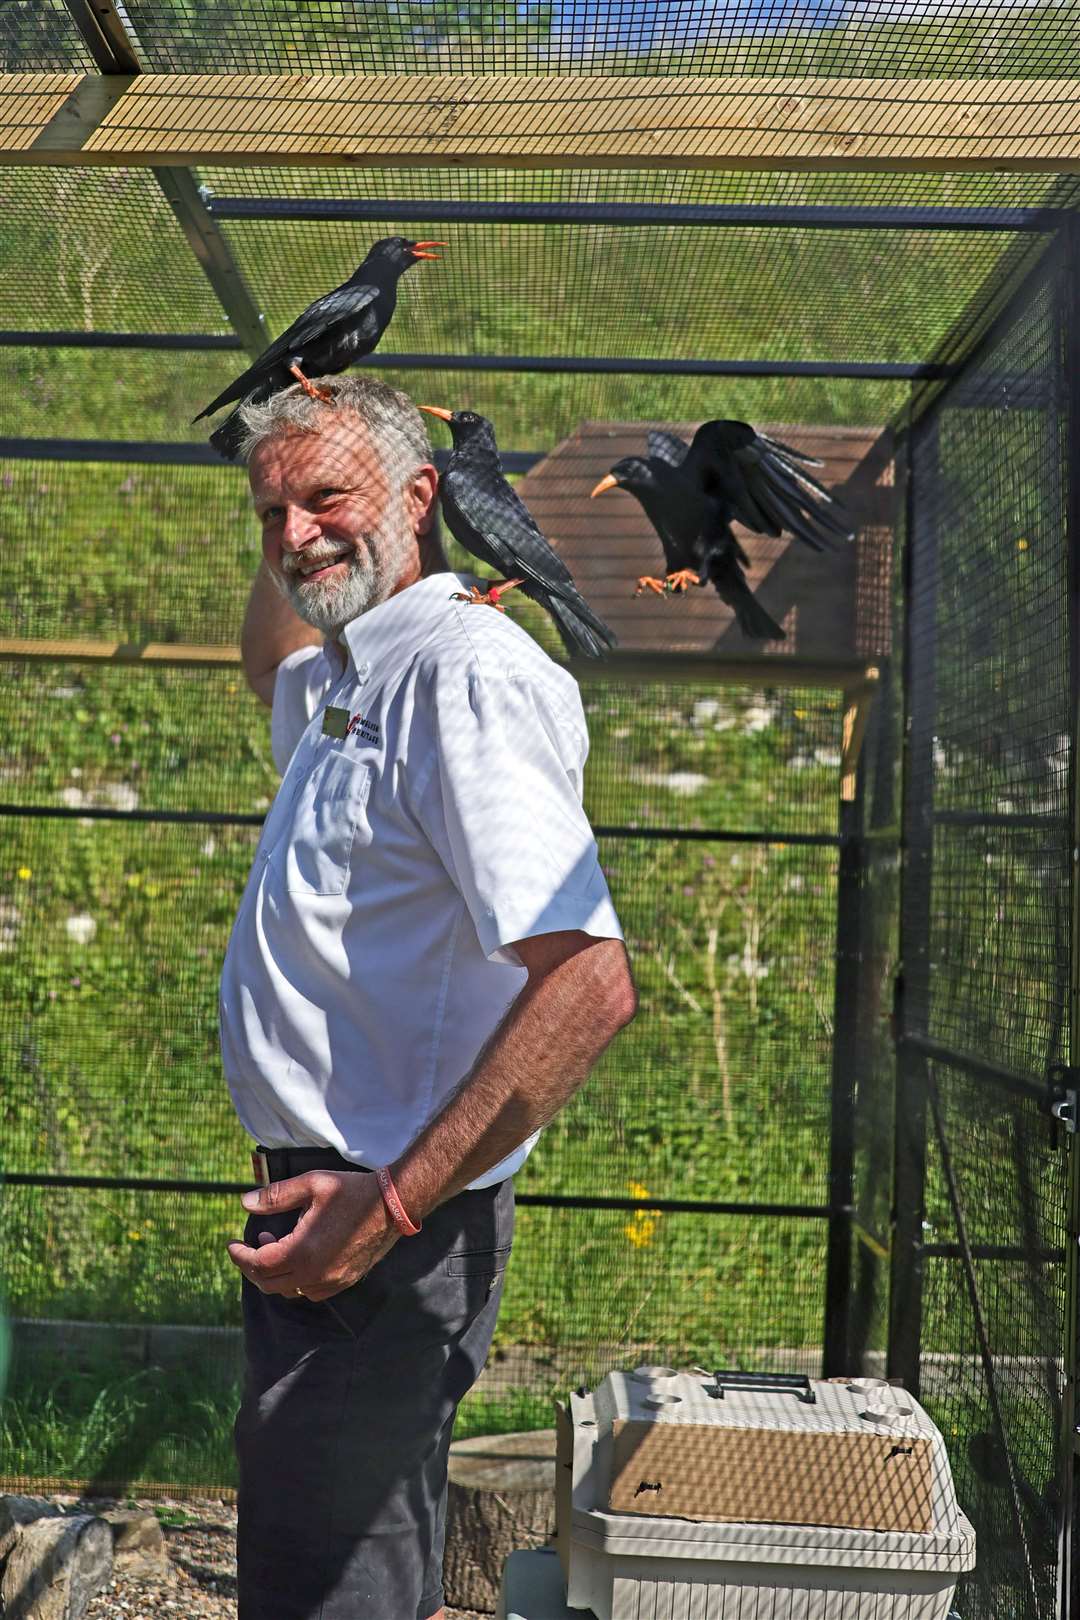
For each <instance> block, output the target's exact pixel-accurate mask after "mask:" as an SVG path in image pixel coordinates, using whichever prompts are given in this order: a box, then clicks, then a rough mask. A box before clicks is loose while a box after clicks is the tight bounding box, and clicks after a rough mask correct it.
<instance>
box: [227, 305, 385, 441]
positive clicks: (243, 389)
mask: <svg viewBox="0 0 1080 1620" xmlns="http://www.w3.org/2000/svg"><path fill="white" fill-rule="evenodd" d="M378 296H379V289H378V287H374V286H372V285H371V284H370V283H368V282H361V283H359V284H358V285H355V286H349V285H348V284H347V283H346V284H345V285H343V286H341V287H335V288H334V290H333V292H329V293H324V295H323V296H322V297H321V298H316V300H315V302H314V303H313V304H309V305H308V307H307V309H305V310H304V312H303V314H302V315H298V316H297V318H296V320H295V321H293V323H292V325H291V326H290V327H288V328H287V329H286V330H285V331H284V332H282V334H281V336H280V337H278V338H275V339H274V341H273V343H271V344H270V345H269V346H268V347H267V348H265V349H264V350H263V352H262V354H260V355H259V357H258V359H257V360H254V361H252V363H251V365H250V366H249V367H248V368H247V370H246V371H244V372H242V373H241V374H240V376H239V377H237V378H236V380H235V381H234V382H231V383H230V384H229V386H228V388H226V389H225V391H224V393H221V394H219V395H218V397H217V399H215V400H212V401H211V402H210V404H209V405H207V407H206V409H205V410H202V411H200V412H199V414H198V416H197V417H195V421H196V422H198V421H201V419H202V418H203V417H204V416H212V415H213V414H214V412H215V411H219V410H220V409H221V407H222V406H223V405H230V404H232V403H233V402H234V401H236V400H241V399H243V398H245V396H246V395H247V394H250V393H251V392H252V390H253V389H255V388H257V387H258V386H259V384H260V383H263V382H266V381H267V380H268V378H269V375H270V374H271V373H272V372H273V371H274V370H275V369H276V368H277V367H278V366H279V365H282V364H283V363H284V362H285V361H286V360H287V359H288V358H289V356H290V355H293V354H298V353H302V352H303V351H304V349H306V348H307V347H308V346H309V345H310V344H312V343H315V342H317V341H319V340H320V339H321V338H323V337H325V336H326V334H327V332H329V331H331V330H332V329H333V328H334V327H335V326H337V325H338V324H340V323H341V322H345V321H347V322H348V323H349V324H350V325H352V324H353V323H355V322H356V321H359V320H361V319H362V318H363V316H364V312H365V310H367V308H368V307H369V306H370V305H371V304H373V303H374V301H375V299H376V298H377V297H378Z"/></svg>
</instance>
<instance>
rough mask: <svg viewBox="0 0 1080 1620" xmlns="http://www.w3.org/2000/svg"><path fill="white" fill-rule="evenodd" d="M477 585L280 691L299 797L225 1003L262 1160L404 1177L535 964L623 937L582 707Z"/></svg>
mask: <svg viewBox="0 0 1080 1620" xmlns="http://www.w3.org/2000/svg"><path fill="white" fill-rule="evenodd" d="M469 583H470V581H469V580H468V578H466V577H465V576H459V575H456V574H435V575H431V576H429V577H428V578H427V579H423V580H420V581H419V582H418V583H417V584H415V585H411V586H409V587H408V588H407V589H406V590H404V591H402V592H400V593H399V594H398V595H397V596H393V597H391V598H390V600H389V601H387V602H384V603H382V604H380V606H378V607H376V608H373V609H372V610H371V611H370V612H368V613H365V614H363V615H362V617H360V618H359V619H357V620H355V621H354V622H353V623H352V624H351V625H349V626H348V627H347V628H346V630H345V631H344V640H345V643H346V645H347V649H348V659H347V663H346V666H345V670H344V673H343V674H342V673H340V666H339V665H338V664H336V663H335V662H334V661H333V657H332V654H331V653H330V652H328V651H326V650H324V649H322V648H317V647H306V648H303V649H301V650H300V651H299V652H297V653H294V654H292V655H290V657H288V658H287V659H285V660H284V662H283V663H282V664H281V665H279V667H278V672H277V679H276V685H275V691H274V706H273V718H272V738H273V748H274V757H275V759H276V760H277V762H278V764H279V766H280V767H281V768H282V769H283V770H284V777H283V780H282V783H281V787H280V789H279V791H278V794H277V797H276V798H275V800H274V803H273V805H272V806H271V808H270V812H269V814H268V816H267V819H266V823H265V826H264V828H263V833H262V837H261V839H260V841H259V847H258V849H257V851H256V854H255V861H254V864H253V866H252V870H251V874H250V876H249V878H248V882H247V886H246V888H245V890H244V895H243V898H242V900H241V902H240V909H239V912H238V914H237V918H236V922H235V924H234V926H233V931H232V936H231V938H230V941H229V946H228V950H227V952H226V956H225V962H224V966H223V969H222V979H221V999H220V1017H221V1049H222V1057H223V1060H224V1066H225V1074H226V1078H227V1080H228V1083H229V1087H230V1090H231V1092H232V1097H233V1101H234V1103H235V1105H236V1109H237V1112H238V1114H239V1116H240V1120H241V1123H242V1124H243V1126H244V1127H245V1129H246V1130H247V1131H248V1132H249V1133H250V1134H251V1136H253V1137H254V1138H255V1140H256V1141H258V1142H260V1143H262V1144H263V1145H264V1146H266V1147H289V1146H311V1145H318V1146H324V1145H328V1146H330V1147H334V1148H336V1149H337V1150H338V1152H339V1153H341V1154H343V1155H344V1156H345V1157H346V1158H349V1159H352V1160H353V1161H354V1162H355V1163H357V1164H368V1165H378V1164H386V1163H388V1162H390V1161H391V1160H393V1159H395V1158H396V1157H397V1156H398V1155H399V1154H400V1153H401V1152H403V1150H404V1149H405V1148H406V1147H407V1146H408V1144H409V1143H410V1142H411V1141H412V1140H413V1138H414V1137H415V1136H416V1134H417V1132H418V1131H419V1130H420V1129H421V1128H422V1127H423V1126H424V1125H425V1124H426V1123H427V1121H428V1120H429V1119H431V1118H433V1117H434V1116H435V1115H436V1114H437V1113H438V1112H439V1111H440V1110H441V1108H442V1107H443V1106H444V1104H445V1103H446V1102H447V1100H448V1099H449V1097H450V1095H451V1093H452V1092H453V1090H454V1089H455V1087H456V1086H457V1085H458V1083H459V1082H460V1081H461V1079H462V1078H463V1077H464V1075H466V1074H467V1073H468V1071H469V1069H470V1068H471V1067H472V1064H473V1062H474V1060H475V1058H476V1056H477V1054H478V1052H479V1050H480V1048H481V1047H482V1046H483V1044H484V1042H485V1041H486V1040H487V1039H488V1037H489V1036H490V1035H491V1033H492V1032H493V1031H494V1029H495V1028H496V1027H497V1025H498V1024H499V1023H500V1022H501V1020H502V1018H503V1017H504V1015H505V1013H506V1011H507V1009H508V1008H509V1006H510V1004H511V1003H512V1002H513V1001H514V999H515V997H516V996H517V995H518V993H519V992H520V990H521V989H522V987H523V985H524V983H525V980H526V977H527V974H526V972H525V969H524V968H523V967H522V966H521V963H520V960H519V959H518V957H517V953H516V952H515V951H513V949H512V948H511V947H512V944H513V942H514V941H515V940H519V939H528V938H530V937H532V936H534V935H537V934H546V933H552V932H555V931H557V930H562V929H580V930H582V931H584V932H585V933H588V934H592V935H593V936H595V937H597V938H601V939H618V938H621V937H622V936H621V930H620V928H619V923H618V919H617V917H616V915H615V911H614V908H613V906H612V903H611V897H610V895H609V893H608V889H607V884H606V882H605V880H604V876H603V873H602V872H601V870H600V867H599V864H598V861H597V854H596V845H595V842H594V840H593V836H592V832H591V830H590V827H589V824H588V821H587V820H586V817H585V813H584V811H583V809H582V805H581V791H582V771H583V767H584V764H585V758H586V755H587V752H588V736H587V732H586V728H585V717H584V713H583V711H582V707H581V699H580V697H579V695H578V689H577V685H576V683H575V682H574V680H573V679H572V677H571V676H569V675H568V674H567V673H566V672H565V670H562V669H560V668H559V666H558V665H557V664H555V663H554V662H553V661H552V660H551V659H550V658H548V656H547V655H546V653H544V652H543V651H542V650H541V649H540V647H539V646H538V645H537V644H536V642H534V641H533V639H532V638H531V637H530V636H529V635H528V634H526V632H525V631H523V630H521V629H520V628H519V627H518V626H517V625H515V624H514V623H513V621H512V620H511V619H509V618H508V617H506V616H505V615H504V614H501V613H497V612H495V611H494V610H493V609H491V608H490V607H485V606H473V605H471V604H467V603H463V602H457V601H454V600H452V596H453V593H454V592H455V591H461V590H463V589H465V588H466V587H467V586H468V584H469ZM327 709H334V710H338V711H345V714H347V716H348V720H347V722H344V723H345V724H347V726H348V734H347V735H346V736H344V737H341V736H334V735H332V734H331V732H328V731H327V730H326V729H324V726H325V724H326V711H327ZM332 718H333V717H332ZM535 1140H536V1138H535V1136H534V1137H530V1139H529V1140H528V1141H527V1142H523V1143H522V1145H521V1146H520V1148H518V1149H517V1151H516V1152H515V1153H513V1154H512V1155H511V1156H510V1157H509V1158H507V1159H505V1160H503V1161H502V1163H500V1164H498V1165H496V1166H495V1167H494V1168H492V1169H491V1170H489V1171H488V1172H487V1173H486V1174H485V1175H484V1176H482V1177H480V1178H478V1180H477V1181H476V1182H475V1184H474V1185H476V1186H478V1187H480V1186H487V1185H489V1184H490V1183H492V1182H495V1181H499V1180H501V1179H502V1178H503V1177H504V1176H507V1175H511V1174H513V1172H514V1171H515V1170H516V1169H517V1168H518V1167H519V1166H520V1165H521V1164H522V1163H523V1161H524V1159H525V1157H526V1155H527V1154H528V1152H529V1150H530V1149H531V1147H532V1146H533V1143H534V1142H535Z"/></svg>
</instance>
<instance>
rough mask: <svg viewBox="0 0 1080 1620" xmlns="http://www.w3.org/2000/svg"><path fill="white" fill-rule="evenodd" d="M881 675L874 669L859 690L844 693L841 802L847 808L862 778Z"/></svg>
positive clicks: (867, 672)
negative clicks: (862, 758)
mask: <svg viewBox="0 0 1080 1620" xmlns="http://www.w3.org/2000/svg"><path fill="white" fill-rule="evenodd" d="M879 675H880V671H879V670H877V669H876V668H875V667H874V666H873V665H871V666H870V668H868V669H867V671H866V678H865V680H863V681H862V682H861V683H860V684H859V685H858V686H854V687H849V688H848V690H847V692H846V693H845V697H846V698H847V704H846V706H845V709H844V726H843V732H842V734H841V736H842V740H841V744H840V798H841V799H842V800H843V802H844V803H845V804H851V803H852V802H853V800H854V798H855V787H856V783H857V781H858V774H859V755H860V754H861V753H862V745H863V738H864V737H865V736H866V726H867V722H868V721H869V719H870V708H871V705H872V704H873V701H874V693H875V692H876V691H877V683H878V679H879Z"/></svg>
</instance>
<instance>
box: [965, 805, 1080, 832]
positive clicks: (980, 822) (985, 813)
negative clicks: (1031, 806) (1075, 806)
mask: <svg viewBox="0 0 1080 1620" xmlns="http://www.w3.org/2000/svg"><path fill="white" fill-rule="evenodd" d="M933 819H934V823H935V825H936V826H939V827H1012V828H1016V829H1018V830H1024V829H1030V830H1033V831H1038V832H1067V831H1068V828H1069V818H1068V816H1067V815H1060V816H1052V815H1045V814H1034V813H1031V814H1028V813H1026V812H1025V813H1020V812H1015V813H1014V812H1013V811H1006V810H935V811H934V813H933Z"/></svg>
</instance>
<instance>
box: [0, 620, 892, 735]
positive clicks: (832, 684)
mask: <svg viewBox="0 0 1080 1620" xmlns="http://www.w3.org/2000/svg"><path fill="white" fill-rule="evenodd" d="M2 660H26V661H30V662H37V663H66V664H155V665H157V666H158V667H169V666H172V667H174V668H177V669H239V668H241V660H240V651H239V649H238V648H237V647H215V646H196V645H188V644H186V643H183V642H175V641H142V642H138V641H84V640H71V641H60V640H41V641H38V640H28V639H27V640H18V639H14V638H11V637H8V638H5V639H3V640H0V661H2ZM567 668H569V669H570V670H572V672H573V673H574V675H575V676H576V677H577V678H578V680H581V681H620V682H623V683H626V684H630V683H640V682H645V681H674V682H680V683H692V684H698V683H700V684H706V685H707V684H710V683H712V684H715V685H718V686H756V687H763V686H769V687H780V686H786V687H791V686H794V687H814V686H819V687H825V688H839V689H840V690H842V691H843V692H845V693H846V694H847V697H848V699H849V701H850V702H852V703H855V702H858V701H859V700H860V698H861V695H862V694H863V693H864V692H867V691H869V692H871V693H872V692H873V686H874V682H876V680H877V676H878V672H877V669H876V668H875V666H874V665H872V664H871V665H867V664H865V663H864V662H862V661H858V660H852V659H847V660H843V661H841V660H839V659H838V660H837V661H836V662H835V663H825V662H823V661H822V660H821V659H809V658H798V657H792V656H790V655H782V656H780V657H776V658H709V657H703V656H699V655H697V654H694V653H666V654H665V653H641V654H637V655H635V654H629V655H627V654H623V653H618V652H616V653H613V654H612V655H611V656H610V657H609V658H602V659H595V658H581V659H573V660H571V662H570V663H569V664H568V665H567ZM846 736H847V732H846V730H845V738H846Z"/></svg>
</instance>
